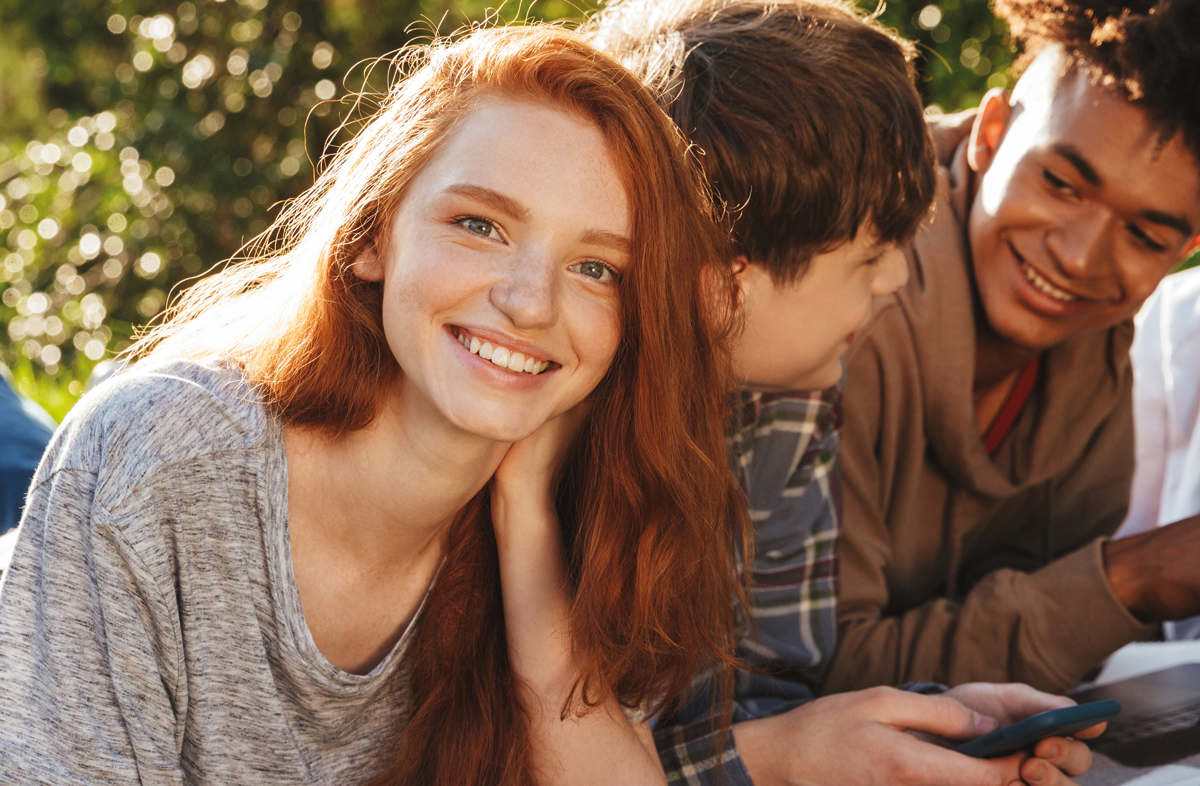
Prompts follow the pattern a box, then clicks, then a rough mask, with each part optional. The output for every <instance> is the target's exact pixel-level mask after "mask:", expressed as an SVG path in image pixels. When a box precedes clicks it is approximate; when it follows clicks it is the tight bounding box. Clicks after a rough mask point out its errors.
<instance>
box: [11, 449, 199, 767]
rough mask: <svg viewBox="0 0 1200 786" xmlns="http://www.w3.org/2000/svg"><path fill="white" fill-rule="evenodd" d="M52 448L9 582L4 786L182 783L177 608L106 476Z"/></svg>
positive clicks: (30, 503) (37, 483)
mask: <svg viewBox="0 0 1200 786" xmlns="http://www.w3.org/2000/svg"><path fill="white" fill-rule="evenodd" d="M66 430H68V431H69V430H70V429H66ZM62 437H63V435H62V434H61V433H60V435H59V437H58V438H56V444H60V443H61V442H63V441H64V440H63V439H61V438H62ZM54 451H55V446H54V445H52V447H51V455H50V456H48V457H47V461H45V462H43V467H42V469H41V470H40V471H39V476H38V478H37V479H35V482H34V486H33V488H32V489H31V492H30V496H29V501H28V506H27V509H26V512H25V515H24V518H23V520H22V526H21V532H20V537H19V540H18V543H17V546H16V550H15V553H14V557H13V562H12V565H11V567H10V570H9V571H8V573H7V575H6V576H5V578H4V583H3V585H0V675H3V677H2V678H0V707H3V711H0V782H3V783H12V784H28V783H54V784H83V783H86V784H180V783H182V782H183V776H182V770H181V766H180V746H181V740H182V720H181V718H180V717H179V713H181V712H182V711H183V708H184V707H186V700H185V699H184V698H183V686H182V685H181V684H180V682H179V680H180V679H181V676H180V675H181V674H182V673H183V669H182V668H181V666H180V658H181V655H182V648H181V646H180V635H179V622H178V616H177V613H176V609H175V607H174V604H173V603H170V602H168V596H167V595H166V594H165V593H164V592H162V587H161V584H160V583H158V582H156V581H155V579H154V574H153V573H152V572H151V571H150V570H149V569H148V568H147V561H146V556H145V554H144V553H142V550H140V549H139V548H138V547H137V545H136V544H134V543H132V542H131V541H130V539H129V538H128V537H127V535H126V533H124V532H123V528H122V527H121V526H119V525H118V522H117V521H116V520H115V518H114V517H112V516H111V515H110V514H107V513H106V512H105V511H104V509H103V508H102V506H101V505H100V504H99V503H97V501H96V499H95V495H96V488H97V477H96V473H95V472H94V471H91V470H89V469H86V468H71V467H65V466H63V463H64V462H62V461H55V457H54V456H53V453H54ZM59 458H60V459H61V458H62V457H61V456H60V457H59ZM68 458H69V457H68ZM66 463H68V464H69V463H70V462H69V461H68V462H66ZM47 465H56V466H52V467H47ZM171 597H173V596H171Z"/></svg>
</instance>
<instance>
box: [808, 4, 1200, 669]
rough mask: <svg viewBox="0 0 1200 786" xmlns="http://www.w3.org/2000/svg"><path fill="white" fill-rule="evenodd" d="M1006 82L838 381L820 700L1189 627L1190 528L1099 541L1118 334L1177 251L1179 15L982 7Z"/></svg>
mask: <svg viewBox="0 0 1200 786" xmlns="http://www.w3.org/2000/svg"><path fill="white" fill-rule="evenodd" d="M996 11H997V13H998V15H999V16H1001V17H1002V18H1003V19H1005V20H1006V21H1007V22H1008V23H1009V25H1010V27H1011V29H1012V32H1013V34H1014V37H1015V38H1016V39H1017V40H1018V41H1019V42H1020V43H1022V44H1023V46H1024V50H1025V58H1026V60H1027V62H1028V66H1027V67H1026V68H1025V70H1024V73H1023V74H1022V75H1021V77H1020V79H1019V81H1018V82H1017V84H1016V86H1015V88H1014V89H1013V91H1012V94H1011V95H1007V94H1005V93H1003V92H1001V91H993V92H990V93H988V94H987V96H986V97H985V98H984V99H983V102H982V104H981V105H980V107H979V109H978V113H977V115H976V116H975V120H974V125H973V126H972V127H971V130H970V136H969V138H968V139H965V140H963V141H962V142H961V144H959V145H958V146H957V147H956V148H954V149H953V150H952V151H950V155H949V156H948V157H947V158H945V160H943V161H942V162H941V163H942V170H941V177H942V179H943V181H944V190H943V191H942V192H941V195H940V197H939V201H938V205H937V208H936V213H935V218H934V221H933V222H932V223H931V224H930V225H929V226H927V227H925V228H923V229H922V230H921V232H920V233H919V234H918V235H917V237H916V239H915V241H914V242H913V243H912V244H911V246H910V247H909V249H908V255H909V261H910V266H911V271H912V281H911V283H910V285H909V286H908V287H907V288H906V289H905V290H903V291H902V292H901V293H899V295H898V296H897V297H895V298H894V304H893V305H891V306H889V307H887V308H886V309H885V310H884V311H883V312H882V313H881V314H880V316H879V319H878V320H877V321H876V322H875V323H874V324H873V326H872V329H871V330H870V331H869V333H868V334H867V335H866V336H865V339H864V341H863V342H862V345H861V347H860V348H859V350H858V351H857V352H856V354H855V356H854V359H853V361H852V362H851V364H850V367H849V370H848V382H847V398H846V404H845V407H846V413H847V422H846V428H845V433H844V443H843V466H844V468H845V478H846V484H845V518H844V532H843V538H844V539H843V542H842V546H841V550H840V552H839V557H840V560H841V584H840V592H839V611H838V613H839V649H838V652H837V654H836V656H835V658H834V662H833V665H832V668H831V671H830V673H829V675H828V678H827V682H826V688H827V689H831V690H845V689H850V688H857V687H862V686H866V685H874V684H880V683H885V684H886V683H892V682H898V681H904V680H936V681H941V682H947V683H957V682H961V681H966V680H978V679H983V680H997V681H1004V680H1020V681H1023V682H1028V683H1030V684H1033V685H1035V686H1037V687H1040V688H1042V689H1046V690H1059V689H1062V688H1065V687H1068V686H1070V685H1072V684H1074V683H1075V682H1077V681H1078V680H1079V679H1080V678H1081V677H1082V676H1083V675H1084V674H1086V673H1087V672H1088V671H1089V670H1090V669H1092V668H1094V667H1095V666H1096V665H1098V664H1099V663H1100V662H1101V660H1102V659H1103V658H1104V657H1106V656H1107V655H1108V654H1109V653H1111V652H1112V651H1114V650H1115V649H1117V648H1118V647H1120V646H1122V645H1124V644H1126V643H1127V642H1130V641H1133V640H1136V639H1142V638H1147V637H1150V636H1152V635H1153V634H1154V632H1155V631H1156V630H1157V624H1158V623H1160V622H1161V621H1163V620H1169V619H1175V618H1180V617H1186V616H1189V615H1192V614H1196V613H1197V612H1200V569H1198V568H1197V566H1198V565H1200V560H1198V559H1197V557H1200V521H1197V520H1194V519H1193V520H1190V521H1185V522H1182V523H1178V524H1176V525H1174V526H1168V527H1163V528H1161V529H1157V530H1155V531H1154V532H1151V533H1147V534H1145V535H1142V536H1139V537H1136V538H1130V539H1127V540H1122V541H1110V540H1109V539H1108V537H1107V536H1109V535H1110V534H1111V533H1112V532H1113V531H1114V530H1115V529H1116V528H1117V526H1118V525H1119V524H1120V523H1121V521H1122V519H1123V517H1124V515H1125V510H1126V506H1127V504H1128V499H1129V484H1130V479H1131V476H1132V472H1133V464H1134V453H1133V442H1134V437H1133V423H1132V416H1131V387H1132V377H1131V374H1130V370H1129V358H1128V352H1129V345H1130V340H1131V337H1132V333H1133V326H1132V322H1131V318H1132V316H1133V315H1134V313H1135V312H1136V311H1137V310H1138V307H1139V306H1140V305H1141V304H1142V302H1143V301H1144V300H1145V299H1146V298H1147V296H1148V295H1150V293H1151V292H1153V291H1154V288H1155V287H1156V286H1157V285H1158V283H1159V281H1160V280H1161V279H1162V278H1163V277H1164V276H1165V275H1166V274H1167V273H1168V272H1169V271H1170V270H1171V269H1172V268H1173V267H1175V266H1176V265H1177V264H1178V263H1179V261H1180V260H1181V259H1182V257H1183V254H1184V250H1185V249H1186V248H1187V247H1188V245H1189V242H1190V241H1191V238H1192V237H1193V236H1194V235H1195V234H1196V233H1197V231H1200V40H1198V39H1197V36H1196V32H1197V31H1200V0H1158V1H1157V2H1150V1H1148V0H1140V1H1138V2H1128V3H1116V2H1100V1H1098V0H1087V1H1086V2H1085V1H1083V0H1079V1H1072V0H998V2H997V3H996Z"/></svg>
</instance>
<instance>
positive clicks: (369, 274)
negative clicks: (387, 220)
mask: <svg viewBox="0 0 1200 786" xmlns="http://www.w3.org/2000/svg"><path fill="white" fill-rule="evenodd" d="M350 270H351V271H353V272H354V275H355V276H357V277H358V278H360V279H362V280H363V281H383V260H381V259H380V258H379V250H378V248H377V247H376V245H375V243H374V242H370V243H367V244H366V245H364V246H363V247H362V249H361V250H360V251H359V252H358V256H356V257H354V261H353V262H351V263H350Z"/></svg>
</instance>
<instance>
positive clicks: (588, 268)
mask: <svg viewBox="0 0 1200 786" xmlns="http://www.w3.org/2000/svg"><path fill="white" fill-rule="evenodd" d="M569 269H570V270H574V271H575V272H576V273H579V274H580V275H583V276H587V277H588V278H593V279H595V280H596V281H601V282H604V283H616V282H617V281H618V280H619V279H620V277H621V274H620V273H618V272H617V270H616V269H615V268H613V267H612V266H610V265H606V264H605V263H603V262H601V261H600V260H598V259H585V260H584V261H582V262H576V263H575V264H573V265H571V267H570V268H569Z"/></svg>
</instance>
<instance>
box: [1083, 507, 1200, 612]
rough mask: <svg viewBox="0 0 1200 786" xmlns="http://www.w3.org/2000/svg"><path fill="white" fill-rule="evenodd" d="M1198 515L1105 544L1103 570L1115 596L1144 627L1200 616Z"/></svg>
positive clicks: (1199, 518)
mask: <svg viewBox="0 0 1200 786" xmlns="http://www.w3.org/2000/svg"><path fill="white" fill-rule="evenodd" d="M1198 551H1200V516H1192V517H1191V518H1188V519H1184V520H1182V521H1177V522H1175V523H1174V524H1171V525H1169V526H1165V527H1159V528H1156V529H1152V530H1150V531H1149V532H1144V533H1142V534H1140V535H1135V536H1134V537H1130V538H1125V539H1123V540H1114V541H1109V542H1107V543H1105V546H1104V567H1105V573H1106V576H1107V578H1108V581H1109V584H1110V585H1111V587H1112V591H1113V594H1114V595H1115V596H1116V598H1117V599H1118V600H1119V601H1120V602H1121V604H1122V605H1124V606H1125V608H1127V609H1129V611H1130V612H1131V613H1132V614H1133V615H1134V616H1136V617H1137V618H1138V619H1141V620H1143V621H1145V622H1148V623H1158V622H1165V621H1168V620H1177V619H1182V618H1184V617H1190V616H1193V615H1195V614H1200V570H1197V569H1196V568H1195V567H1194V566H1195V559H1194V558H1192V557H1191V556H1190V555H1195V554H1196V553H1197V552H1198Z"/></svg>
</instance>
